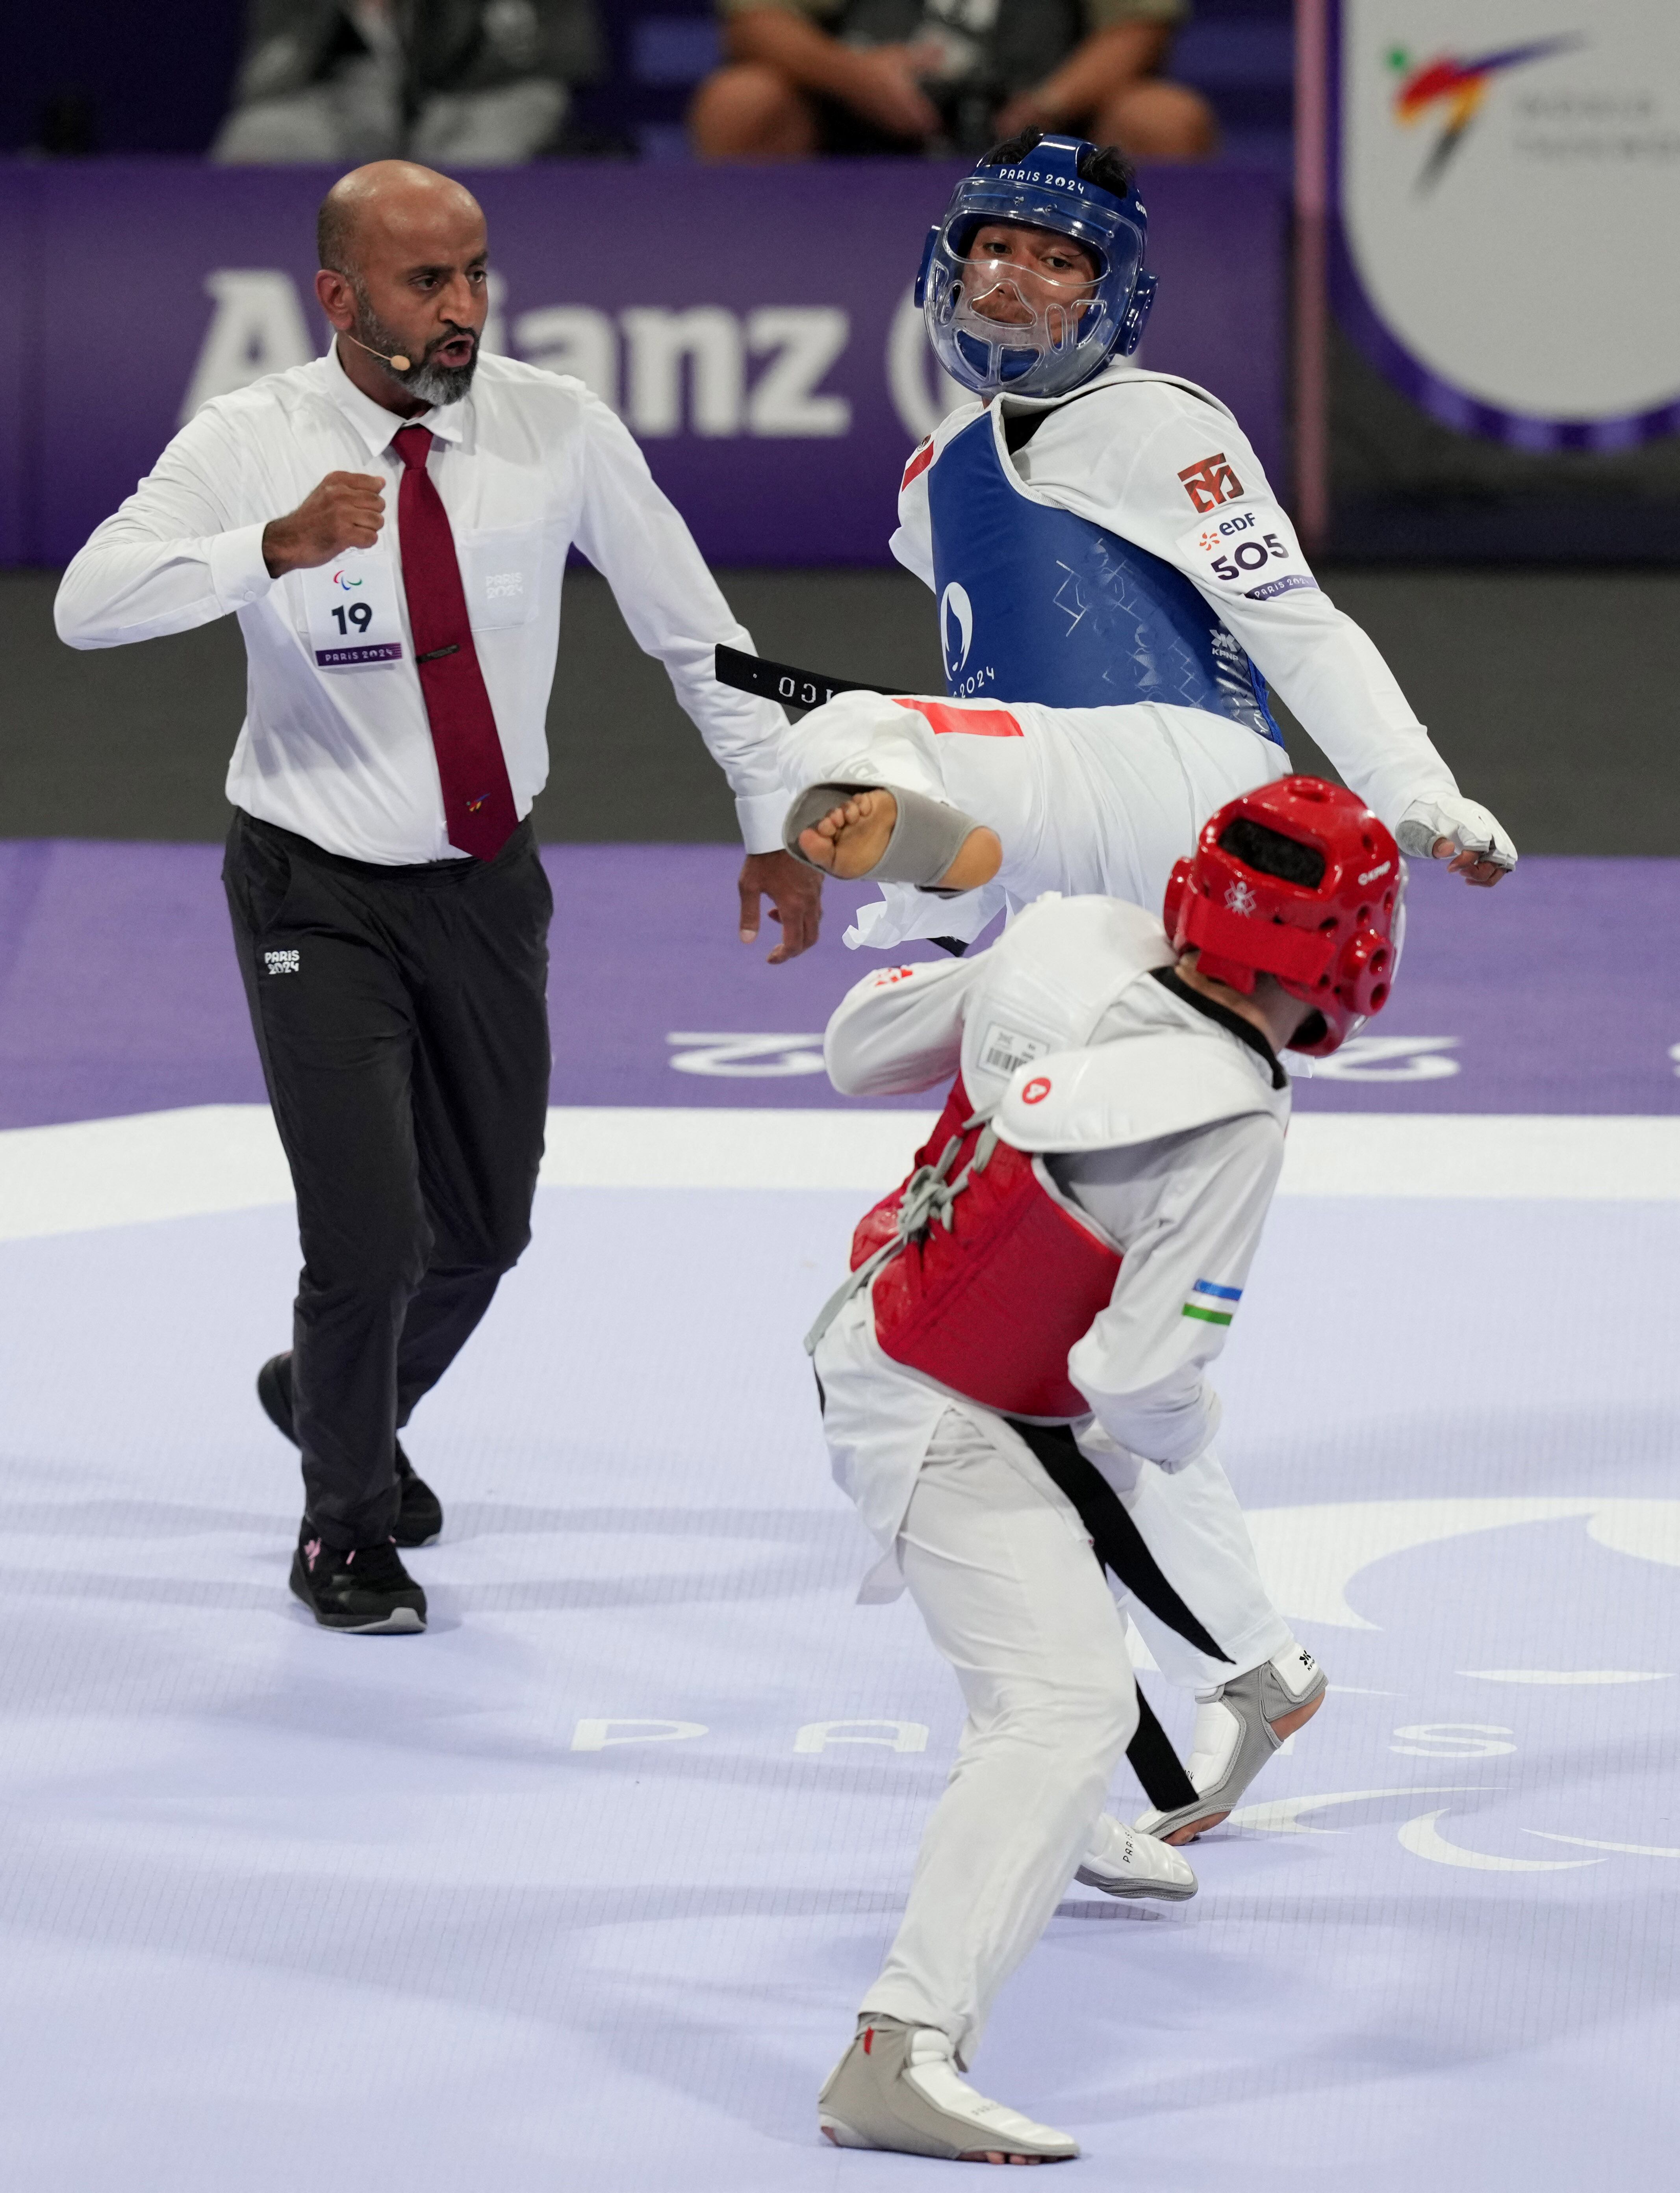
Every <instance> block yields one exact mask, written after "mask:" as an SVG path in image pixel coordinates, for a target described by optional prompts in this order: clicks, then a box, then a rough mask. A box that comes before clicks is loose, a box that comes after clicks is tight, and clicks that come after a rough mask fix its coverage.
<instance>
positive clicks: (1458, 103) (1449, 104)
mask: <svg viewBox="0 0 1680 2193" xmlns="http://www.w3.org/2000/svg"><path fill="white" fill-rule="evenodd" d="M1585 44H1586V39H1585V38H1581V37H1574V36H1571V37H1562V38H1537V39H1535V40H1534V41H1533V42H1532V43H1529V44H1528V45H1524V46H1506V47H1504V48H1502V49H1500V50H1499V51H1498V52H1496V53H1491V54H1480V55H1478V56H1477V59H1476V60H1458V59H1457V58H1456V57H1455V56H1454V55H1453V54H1436V56H1435V57H1434V59H1433V60H1427V61H1424V62H1422V63H1421V64H1418V63H1414V60H1413V59H1412V56H1411V54H1409V53H1408V52H1407V50H1406V49H1405V48H1404V47H1403V46H1395V47H1393V48H1392V49H1391V50H1390V52H1389V54H1387V56H1386V60H1387V66H1388V67H1389V68H1390V69H1391V70H1392V71H1393V72H1394V73H1395V74H1396V75H1397V77H1399V78H1400V82H1399V83H1398V84H1397V87H1396V89H1395V93H1394V118H1395V120H1396V121H1397V122H1398V123H1401V124H1402V126H1403V127H1404V128H1406V129H1410V128H1411V127H1412V126H1413V125H1414V123H1418V122H1420V121H1421V120H1422V119H1423V117H1425V115H1426V114H1429V115H1433V116H1435V117H1436V118H1437V119H1438V121H1439V122H1440V124H1441V134H1440V135H1439V136H1438V137H1437V139H1436V140H1435V142H1434V144H1433V145H1432V146H1431V147H1430V151H1429V157H1428V158H1427V159H1426V161H1425V162H1424V163H1423V166H1422V168H1421V169H1420V170H1419V173H1418V180H1417V188H1418V189H1419V190H1420V191H1430V190H1433V189H1434V187H1435V186H1436V184H1437V183H1438V182H1439V181H1440V180H1441V178H1442V176H1443V175H1444V174H1445V173H1446V171H1447V167H1448V163H1449V162H1450V161H1451V159H1452V157H1453V155H1454V153H1455V152H1457V151H1458V149H1459V147H1460V145H1461V144H1462V143H1463V142H1464V140H1465V136H1466V133H1467V132H1468V130H1469V129H1470V126H1471V123H1473V122H1474V121H1475V119H1476V117H1477V115H1478V114H1479V113H1480V112H1481V111H1482V106H1483V101H1484V100H1486V98H1487V95H1488V87H1489V85H1490V84H1491V83H1492V82H1493V81H1494V77H1499V76H1503V75H1505V74H1506V72H1507V71H1508V70H1510V69H1514V68H1523V67H1526V66H1527V65H1528V64H1529V62H1530V61H1543V60H1551V57H1552V55H1553V54H1564V53H1569V52H1572V51H1573V50H1574V49H1575V48H1576V47H1578V46H1583V45H1585Z"/></svg>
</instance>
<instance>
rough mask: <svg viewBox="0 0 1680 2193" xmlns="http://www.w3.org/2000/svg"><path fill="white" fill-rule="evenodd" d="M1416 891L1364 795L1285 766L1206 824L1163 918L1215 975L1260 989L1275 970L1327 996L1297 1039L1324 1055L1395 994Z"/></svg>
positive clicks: (1312, 1001) (1294, 990)
mask: <svg viewBox="0 0 1680 2193" xmlns="http://www.w3.org/2000/svg"><path fill="white" fill-rule="evenodd" d="M1280 841H1283V842H1280ZM1279 871H1282V873H1279ZM1405 896H1406V877H1405V871H1404V869H1403V867H1402V865H1401V860H1400V848H1399V847H1398V845H1396V844H1395V842H1394V839H1393V837H1392V835H1391V833H1390V832H1389V831H1388V829H1387V828H1386V827H1385V826H1384V825H1383V824H1382V823H1380V822H1378V820H1377V818H1376V816H1374V815H1373V814H1372V812H1371V811H1370V810H1369V808H1368V807H1367V806H1366V805H1365V804H1364V802H1363V800H1360V799H1356V798H1355V797H1354V795H1353V794H1352V793H1351V792H1344V791H1343V790H1342V789H1341V788H1340V786H1338V785H1334V784H1326V783H1325V782H1324V781H1323V778H1322V777H1317V776H1284V777H1280V778H1279V779H1278V780H1277V782H1276V783H1275V784H1263V785H1261V786H1260V787H1259V789H1258V790H1257V791H1254V792H1245V793H1243V796H1242V798H1241V799H1232V800H1228V801H1227V802H1226V804H1225V805H1224V806H1223V807H1221V808H1220V810H1219V812H1218V814H1217V815H1215V816H1213V817H1212V818H1211V819H1210V820H1209V822H1206V823H1205V824H1204V825H1203V830H1202V835H1201V837H1200V839H1198V840H1197V847H1196V854H1195V857H1194V858H1193V859H1191V860H1188V861H1180V862H1176V863H1175V864H1174V868H1173V873H1172V875H1171V877H1170V878H1169V880H1168V884H1167V899H1166V904H1165V907H1164V908H1163V920H1164V921H1165V922H1166V925H1167V934H1168V935H1169V936H1170V937H1171V938H1172V940H1173V942H1174V944H1175V945H1176V946H1177V948H1179V950H1180V952H1186V951H1189V950H1190V949H1191V948H1195V949H1196V950H1197V952H1198V953H1200V955H1201V956H1200V958H1199V959H1198V960H1197V966H1198V967H1199V968H1200V970H1201V971H1202V972H1203V974H1204V975H1211V976H1213V978H1214V981H1215V982H1228V983H1229V984H1230V985H1231V988H1232V989H1233V990H1241V991H1243V992H1244V993H1246V994H1249V995H1252V993H1253V991H1254V977H1255V976H1256V975H1261V974H1265V975H1275V976H1277V980H1278V982H1280V983H1281V984H1282V985H1283V988H1284V989H1286V990H1287V991H1288V992H1289V995H1290V996H1291V997H1292V998H1300V999H1302V1000H1303V1001H1304V1002H1305V1003H1306V1004H1308V1005H1316V1006H1317V1009H1318V1017H1319V1019H1322V1022H1323V1026H1322V1028H1321V1027H1320V1026H1319V1025H1318V1022H1317V1020H1312V1019H1309V1020H1308V1021H1307V1022H1306V1025H1305V1026H1304V1027H1303V1028H1302V1029H1301V1031H1300V1034H1299V1035H1298V1036H1297V1038H1296V1039H1295V1040H1294V1043H1293V1044H1291V1045H1290V1046H1289V1048H1290V1049H1291V1050H1293V1051H1308V1052H1310V1053H1311V1055H1312V1056H1314V1057H1315V1058H1324V1057H1327V1056H1329V1053H1330V1052H1331V1051H1336V1050H1339V1049H1340V1046H1341V1045H1343V1044H1344V1043H1346V1040H1347V1039H1348V1037H1349V1036H1351V1034H1354V1032H1355V1030H1356V1029H1357V1028H1360V1027H1361V1026H1363V1023H1364V1022H1366V1021H1367V1020H1369V1017H1370V1016H1371V1015H1372V1014H1373V1013H1380V1011H1382V1009H1383V1007H1384V1006H1385V1005H1386V1004H1387V1002H1388V993H1389V990H1390V988H1391V986H1392V983H1393V981H1394V971H1395V969H1396V967H1397V965H1399V960H1400V947H1401V944H1402V942H1403V941H1404V937H1405V933H1406V921H1405Z"/></svg>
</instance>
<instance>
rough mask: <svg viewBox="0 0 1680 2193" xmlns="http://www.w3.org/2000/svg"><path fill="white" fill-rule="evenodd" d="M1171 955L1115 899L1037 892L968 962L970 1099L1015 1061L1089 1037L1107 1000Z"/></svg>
mask: <svg viewBox="0 0 1680 2193" xmlns="http://www.w3.org/2000/svg"><path fill="white" fill-rule="evenodd" d="M1172 957H1173V948H1172V947H1171V945H1170V944H1169V942H1167V932H1166V930H1164V929H1163V927H1162V926H1161V924H1160V923H1159V922H1158V921H1157V920H1156V919H1155V918H1154V916H1153V915H1152V914H1147V913H1144V911H1143V909H1142V908H1140V907H1135V906H1129V905H1128V904H1127V903H1126V902H1125V901H1124V900H1123V899H1116V898H1098V897H1094V896H1092V897H1079V898H1063V897H1061V896H1060V895H1059V894H1058V893H1056V892H1054V891H1050V892H1046V893H1045V895H1044V896H1043V898H1040V899H1037V900H1035V901H1034V902H1033V903H1032V905H1031V906H1030V907H1026V908H1023V910H1022V911H1021V912H1020V913H1018V914H1017V915H1016V916H1015V918H1014V920H1013V921H1012V922H1011V923H1010V924H1009V927H1008V928H1007V929H1006V930H1004V931H1003V935H1002V936H1000V937H999V938H998V940H997V943H996V944H994V945H993V946H992V947H991V950H990V951H989V952H987V953H985V954H984V955H983V956H982V957H981V958H980V959H976V960H975V961H974V963H973V964H974V968H975V971H976V982H975V988H974V990H973V991H972V992H971V993H970V994H969V1005H968V1008H967V1011H966V1013H965V1016H964V1027H963V1083H964V1085H965V1086H966V1087H967V1089H968V1091H969V1095H970V1096H971V1097H973V1098H974V1102H975V1103H976V1104H979V1105H988V1104H994V1103H996V1102H997V1100H998V1098H999V1097H1001V1096H1002V1095H1003V1091H1004V1088H1005V1086H1006V1085H1007V1084H1008V1081H1009V1076H1010V1074H1012V1073H1013V1072H1014V1068H1016V1066H1017V1065H1019V1064H1020V1062H1022V1061H1026V1062H1031V1061H1032V1060H1034V1059H1036V1058H1041V1057H1043V1056H1044V1055H1045V1054H1046V1053H1047V1052H1050V1051H1066V1050H1068V1049H1070V1048H1071V1046H1072V1045H1076V1044H1085V1043H1089V1041H1090V1039H1091V1036H1092V1034H1093V1032H1094V1029H1095V1028H1096V1025H1097V1022H1099V1021H1100V1019H1101V1018H1102V1016H1103V1014H1104V1013H1105V1012H1106V1011H1107V1010H1108V1008H1109V1007H1110V1005H1112V1004H1113V1003H1114V1002H1115V1000H1116V999H1117V998H1119V997H1120V996H1121V995H1122V993H1123V992H1124V991H1125V990H1127V989H1128V988H1129V987H1130V985H1131V984H1132V983H1134V982H1137V981H1138V980H1139V979H1140V977H1141V976H1144V975H1146V974H1147V973H1148V972H1149V970H1150V969H1151V967H1163V966H1165V965H1168V964H1169V961H1170V960H1171V959H1172Z"/></svg>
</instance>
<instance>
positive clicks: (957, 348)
mask: <svg viewBox="0 0 1680 2193" xmlns="http://www.w3.org/2000/svg"><path fill="white" fill-rule="evenodd" d="M986 194H987V195H994V194H995V195H1003V193H1001V192H997V193H994V192H991V191H990V190H989V191H988V192H987V193H986ZM961 195H962V194H961V193H959V197H960V196H961ZM974 195H976V196H978V195H980V192H979V189H978V186H976V187H975V190H974ZM1035 215H1037V219H1035V218H1034V216H1035ZM1142 259H1143V238H1142V235H1141V233H1140V231H1139V230H1138V229H1137V228H1136V227H1134V226H1133V225H1132V224H1131V223H1130V222H1129V221H1125V220H1118V219H1116V220H1108V221H1102V220H1097V219H1095V218H1087V217H1085V216H1084V215H1083V214H1082V215H1081V216H1080V217H1078V218H1077V220H1075V219H1070V218H1069V217H1068V216H1067V215H1066V212H1065V210H1064V209H1063V208H1061V207H1060V206H1058V205H1056V204H1054V203H1046V202H1045V201H1044V199H1043V196H1042V195H1041V194H1037V193H1031V192H1013V193H1010V194H1009V198H1008V210H1007V211H1001V210H1000V211H993V212H991V213H984V212H982V213H980V215H979V217H978V218H976V215H975V212H974V211H973V210H970V209H969V207H966V206H960V207H959V208H958V209H957V212H956V213H955V214H954V215H949V216H947V218H946V222H945V225H944V226H943V227H941V228H940V229H938V230H936V231H935V232H934V235H933V237H932V238H930V239H929V250H928V256H927V260H926V261H925V263H924V271H923V282H924V284H925V289H924V295H923V308H924V311H925V313H926V317H927V325H928V335H929V341H930V342H931V343H932V345H933V347H934V354H935V356H936V357H937V358H939V360H940V364H942V365H943V366H944V367H945V369H946V372H947V373H949V374H950V375H951V376H952V378H953V379H954V380H956V381H957V382H959V383H960V384H961V386H963V387H965V388H970V389H973V390H974V392H975V393H976V394H979V395H986V396H990V395H993V394H995V393H997V392H998V391H999V390H1001V389H1010V390H1013V391H1014V392H1018V393H1019V394H1020V395H1023V396H1053V395H1059V394H1060V393H1061V392H1063V391H1064V390H1066V389H1069V388H1074V387H1077V386H1078V384H1079V383H1080V382H1081V381H1083V380H1086V379H1088V378H1089V375H1092V374H1094V373H1096V372H1099V371H1100V369H1101V368H1102V365H1103V364H1104V362H1105V361H1106V358H1108V357H1109V356H1110V354H1111V352H1113V351H1114V349H1115V348H1116V346H1117V343H1118V342H1119V341H1120V340H1121V336H1122V332H1123V323H1124V321H1125V316H1126V313H1127V311H1128V308H1129V305H1130V303H1131V300H1132V295H1133V292H1134V288H1135V287H1136V286H1137V285H1138V283H1139V277H1140V269H1141V265H1142Z"/></svg>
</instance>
